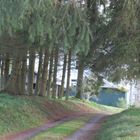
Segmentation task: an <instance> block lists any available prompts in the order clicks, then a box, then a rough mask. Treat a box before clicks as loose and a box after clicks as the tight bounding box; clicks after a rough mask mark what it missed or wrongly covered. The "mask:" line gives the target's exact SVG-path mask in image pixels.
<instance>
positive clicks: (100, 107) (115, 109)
mask: <svg viewBox="0 0 140 140" xmlns="http://www.w3.org/2000/svg"><path fill="white" fill-rule="evenodd" d="M87 103H88V104H89V105H90V106H94V107H95V108H97V109H98V110H102V111H105V112H109V113H119V112H122V111H123V110H124V109H122V108H118V107H113V106H107V105H101V104H97V103H95V102H87Z"/></svg>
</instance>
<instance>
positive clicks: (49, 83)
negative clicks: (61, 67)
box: [47, 50, 54, 98]
mask: <svg viewBox="0 0 140 140" xmlns="http://www.w3.org/2000/svg"><path fill="white" fill-rule="evenodd" d="M53 58H54V56H53V50H52V52H51V56H50V65H49V78H48V83H47V97H48V98H50V97H51V96H50V92H51V91H50V90H51V83H52V72H53Z"/></svg>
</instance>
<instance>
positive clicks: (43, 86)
mask: <svg viewBox="0 0 140 140" xmlns="http://www.w3.org/2000/svg"><path fill="white" fill-rule="evenodd" d="M48 62H49V49H48V48H46V49H45V56H44V64H43V71H42V78H41V89H40V94H39V95H40V96H45V95H46V88H47V79H48Z"/></svg>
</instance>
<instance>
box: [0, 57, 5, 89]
mask: <svg viewBox="0 0 140 140" xmlns="http://www.w3.org/2000/svg"><path fill="white" fill-rule="evenodd" d="M3 89H4V55H2V58H1V90H3Z"/></svg>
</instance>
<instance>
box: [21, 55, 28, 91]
mask: <svg viewBox="0 0 140 140" xmlns="http://www.w3.org/2000/svg"><path fill="white" fill-rule="evenodd" d="M26 75H27V56H25V58H23V59H22V64H21V94H26Z"/></svg>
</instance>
